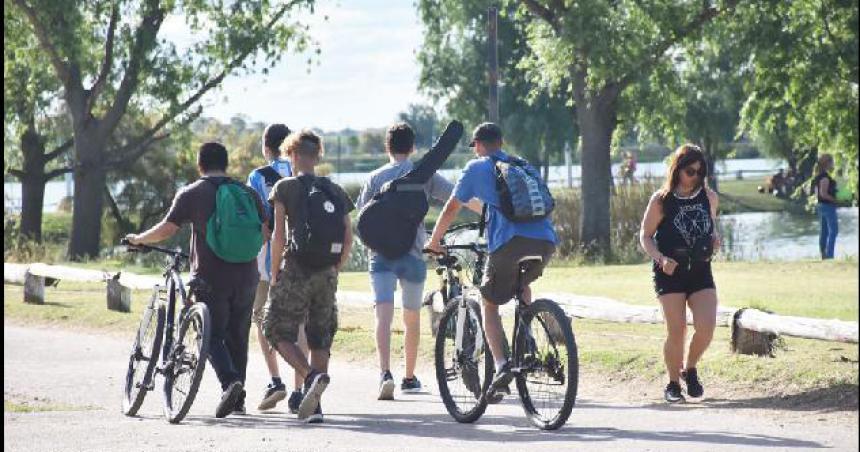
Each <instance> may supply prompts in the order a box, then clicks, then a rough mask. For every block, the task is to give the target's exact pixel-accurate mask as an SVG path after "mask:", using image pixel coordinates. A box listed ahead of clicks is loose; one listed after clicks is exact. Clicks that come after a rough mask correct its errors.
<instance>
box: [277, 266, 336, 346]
mask: <svg viewBox="0 0 860 452" xmlns="http://www.w3.org/2000/svg"><path fill="white" fill-rule="evenodd" d="M336 292H337V271H336V270H335V269H334V267H330V268H327V269H325V270H319V271H314V272H310V271H308V270H305V269H303V268H302V267H301V266H299V265H297V264H295V263H294V262H292V261H291V260H289V259H288V260H287V262H286V264H285V267H284V269H283V270H281V271H280V273H279V275H278V281H277V282H276V283H275V285H274V286H271V287H270V288H269V300H268V302H267V303H266V304H265V307H264V308H263V333H264V334H265V335H266V339H267V340H268V341H269V343H271V344H272V345H273V346H274V345H275V344H277V343H278V342H280V341H287V342H293V343H295V342H296V341H297V339H298V333H299V328H300V327H301V325H302V324H303V323H304V324H305V333H306V335H307V338H308V346H309V347H310V348H311V349H312V350H326V349H329V348H330V347H331V343H332V340H333V339H334V335H335V333H336V332H337V303H336V299H335V294H336Z"/></svg>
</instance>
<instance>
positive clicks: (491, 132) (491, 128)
mask: <svg viewBox="0 0 860 452" xmlns="http://www.w3.org/2000/svg"><path fill="white" fill-rule="evenodd" d="M476 141H480V142H482V143H497V142H499V141H502V129H500V128H499V126H497V125H496V124H494V123H492V122H485V123H483V124H481V125H479V126H478V127H475V131H474V132H472V141H471V142H469V147H470V148H473V147H475V142H476Z"/></svg>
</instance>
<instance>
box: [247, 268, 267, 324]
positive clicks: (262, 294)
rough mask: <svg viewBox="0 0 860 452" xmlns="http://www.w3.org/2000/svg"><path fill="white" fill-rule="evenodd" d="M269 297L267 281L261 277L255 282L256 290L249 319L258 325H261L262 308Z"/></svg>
mask: <svg viewBox="0 0 860 452" xmlns="http://www.w3.org/2000/svg"><path fill="white" fill-rule="evenodd" d="M268 299H269V281H266V280H264V279H261V280H260V282H259V283H258V284H257V292H256V294H255V295H254V310H253V311H251V320H253V321H254V323H256V324H257V325H259V326H263V308H264V307H266V301H267V300H268Z"/></svg>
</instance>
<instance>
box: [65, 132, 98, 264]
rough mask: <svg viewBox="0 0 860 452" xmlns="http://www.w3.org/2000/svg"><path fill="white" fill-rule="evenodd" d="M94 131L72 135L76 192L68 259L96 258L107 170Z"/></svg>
mask: <svg viewBox="0 0 860 452" xmlns="http://www.w3.org/2000/svg"><path fill="white" fill-rule="evenodd" d="M94 129H95V128H94V127H93V128H88V129H84V130H78V131H76V133H75V155H76V160H77V162H78V166H76V167H75V173H74V174H75V192H74V200H73V209H72V233H71V241H70V242H69V258H70V259H72V260H79V259H81V258H84V257H97V256H98V254H99V248H100V241H101V231H102V222H101V220H102V207H103V205H104V204H103V203H104V187H105V182H106V171H105V168H104V155H103V154H104V150H103V149H104V148H103V144H104V143H102V141H101V140H100V139H98V137H97V135H96V131H95V130H94Z"/></svg>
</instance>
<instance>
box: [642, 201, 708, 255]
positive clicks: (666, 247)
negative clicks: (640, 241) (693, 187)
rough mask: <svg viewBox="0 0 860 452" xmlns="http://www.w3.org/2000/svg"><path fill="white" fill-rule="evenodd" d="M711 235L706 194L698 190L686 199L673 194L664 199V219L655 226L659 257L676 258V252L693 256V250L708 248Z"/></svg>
mask: <svg viewBox="0 0 860 452" xmlns="http://www.w3.org/2000/svg"><path fill="white" fill-rule="evenodd" d="M713 232H714V222H713V219H712V218H711V202H710V201H709V200H708V193H707V191H706V190H705V189H704V188H700V189H699V190H698V191H697V192H696V193H695V194H693V195H692V196H690V197H688V198H682V197H679V196H677V195H676V194H675V193H674V192H673V193H670V194H669V196H667V197H666V199H665V200H664V201H663V219H662V220H661V221H660V224H659V225H658V226H657V233H656V234H655V236H654V240H655V241H656V242H657V249H658V250H660V252H661V253H663V254H665V255H667V256H670V257H673V256H677V250H686V252H688V253H692V252H693V250H694V249H698V248H702V247H705V248H707V247H710V244H711V234H713ZM708 254H710V253H708Z"/></svg>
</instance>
